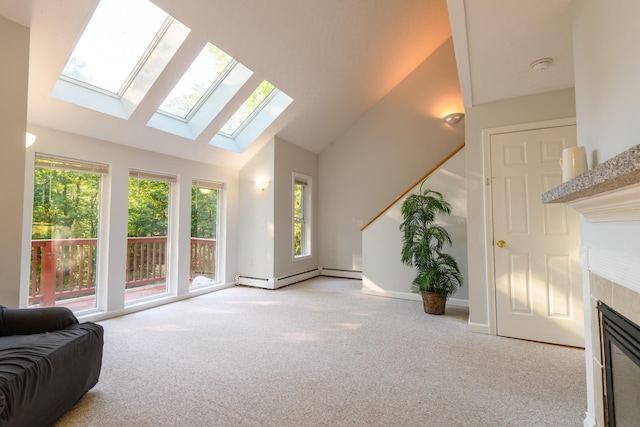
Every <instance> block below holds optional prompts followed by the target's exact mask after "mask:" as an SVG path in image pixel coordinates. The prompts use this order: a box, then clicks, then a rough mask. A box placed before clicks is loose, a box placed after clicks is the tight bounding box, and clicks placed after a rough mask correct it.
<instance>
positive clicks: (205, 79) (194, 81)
mask: <svg viewBox="0 0 640 427" xmlns="http://www.w3.org/2000/svg"><path fill="white" fill-rule="evenodd" d="M232 60H233V59H232V58H231V57H230V56H229V55H227V54H226V53H224V52H223V51H221V50H220V49H218V48H217V47H215V46H214V45H212V44H211V43H207V45H206V46H205V47H204V49H202V51H201V52H200V54H199V55H198V57H197V58H196V59H195V61H193V63H192V64H191V66H190V67H189V69H188V70H187V71H186V72H185V73H184V75H183V76H182V78H181V79H180V81H179V82H178V84H176V86H175V87H174V88H173V90H172V91H171V93H170V94H169V96H167V98H166V99H165V100H164V101H163V102H162V105H160V108H159V110H160V111H163V112H165V113H169V114H172V115H174V116H178V117H180V118H183V119H187V116H188V115H189V114H190V113H191V114H193V113H192V110H193V108H194V107H195V106H196V104H198V102H199V101H200V100H201V99H202V97H203V95H204V94H205V93H206V92H207V91H209V90H210V88H211V86H212V85H213V84H214V83H215V82H217V81H218V79H219V78H220V75H221V74H222V72H223V71H224V70H225V69H226V68H227V67H228V66H229V64H230V63H231V61H232Z"/></svg>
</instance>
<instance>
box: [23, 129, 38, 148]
mask: <svg viewBox="0 0 640 427" xmlns="http://www.w3.org/2000/svg"><path fill="white" fill-rule="evenodd" d="M34 142H36V136H35V135H34V134H32V133H29V132H27V137H26V141H25V146H26V147H27V148H29V147H31V146H32V145H33V143H34Z"/></svg>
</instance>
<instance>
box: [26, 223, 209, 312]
mask: <svg viewBox="0 0 640 427" xmlns="http://www.w3.org/2000/svg"><path fill="white" fill-rule="evenodd" d="M97 243H98V242H97V239H51V240H33V241H32V242H31V277H30V284H29V304H30V305H31V304H40V305H43V306H51V305H55V303H56V301H58V300H61V299H69V298H75V297H81V296H88V295H93V294H94V293H95V283H96V270H95V266H96V254H97ZM215 253H216V240H215V239H197V238H192V239H191V244H190V257H191V259H190V279H193V278H194V277H196V276H207V277H215ZM166 259H167V237H166V236H161V237H130V238H128V239H127V261H126V282H125V288H126V289H130V288H135V287H138V286H143V285H148V284H154V283H163V282H166V280H167V276H166V273H167V262H166Z"/></svg>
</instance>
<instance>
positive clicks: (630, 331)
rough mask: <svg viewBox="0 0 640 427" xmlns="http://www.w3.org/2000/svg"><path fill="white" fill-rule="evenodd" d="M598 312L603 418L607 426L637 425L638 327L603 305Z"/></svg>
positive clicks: (639, 397) (639, 391) (639, 403)
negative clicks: (601, 357)
mask: <svg viewBox="0 0 640 427" xmlns="http://www.w3.org/2000/svg"><path fill="white" fill-rule="evenodd" d="M598 310H599V311H600V313H601V322H602V323H601V324H602V340H603V342H602V344H603V350H604V367H605V389H606V419H607V425H608V426H609V427H626V426H636V427H637V426H640V327H639V326H638V325H636V324H635V323H633V322H632V321H631V320H629V319H627V318H626V317H624V316H622V315H621V314H620V313H618V312H616V311H615V310H613V309H612V308H611V307H609V306H607V305H606V304H600V305H598Z"/></svg>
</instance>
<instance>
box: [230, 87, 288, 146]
mask: <svg viewBox="0 0 640 427" xmlns="http://www.w3.org/2000/svg"><path fill="white" fill-rule="evenodd" d="M256 89H257V88H256ZM278 92H280V89H278V88H277V87H275V86H274V87H273V90H272V91H271V92H269V95H267V96H266V97H265V98H264V99H263V100H262V101H261V102H260V104H258V106H257V107H256V108H255V109H254V110H253V111H252V112H251V114H249V115H248V116H247V118H246V119H244V121H243V122H242V123H240V126H238V128H237V129H236V130H235V131H233V133H232V134H228V133H227V132H224V131H223V130H222V129H220V130H219V131H218V133H219V134H220V135H222V136H226V137H227V138H231V139H236V138H237V137H238V135H240V133H242V131H243V130H244V129H245V128H246V127H247V126H249V123H251V122H252V121H253V119H255V118H256V116H257V115H258V114H260V113H261V112H262V110H263V109H264V108H265V107H266V106H267V105H269V102H271V100H272V99H273V98H275V96H276V95H277V94H278ZM233 114H235V113H233ZM232 117H233V115H232Z"/></svg>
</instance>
